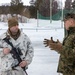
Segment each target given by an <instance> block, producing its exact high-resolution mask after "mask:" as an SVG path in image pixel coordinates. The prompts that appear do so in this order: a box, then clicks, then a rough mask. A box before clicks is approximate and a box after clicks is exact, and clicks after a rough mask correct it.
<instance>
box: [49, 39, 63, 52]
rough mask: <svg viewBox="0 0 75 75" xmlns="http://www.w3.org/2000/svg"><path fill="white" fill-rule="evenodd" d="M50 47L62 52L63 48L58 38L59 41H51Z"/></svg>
mask: <svg viewBox="0 0 75 75" xmlns="http://www.w3.org/2000/svg"><path fill="white" fill-rule="evenodd" d="M49 47H50V48H51V50H55V51H57V52H60V51H61V50H62V44H61V43H60V42H59V40H57V42H55V43H50V44H49Z"/></svg>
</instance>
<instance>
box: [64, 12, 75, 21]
mask: <svg viewBox="0 0 75 75" xmlns="http://www.w3.org/2000/svg"><path fill="white" fill-rule="evenodd" d="M69 18H73V19H75V14H74V13H67V14H65V17H64V20H68V19H69Z"/></svg>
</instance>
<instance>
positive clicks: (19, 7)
mask: <svg viewBox="0 0 75 75" xmlns="http://www.w3.org/2000/svg"><path fill="white" fill-rule="evenodd" d="M23 8H24V6H23V3H22V2H21V0H11V6H10V12H11V13H12V14H21V12H22V11H23Z"/></svg>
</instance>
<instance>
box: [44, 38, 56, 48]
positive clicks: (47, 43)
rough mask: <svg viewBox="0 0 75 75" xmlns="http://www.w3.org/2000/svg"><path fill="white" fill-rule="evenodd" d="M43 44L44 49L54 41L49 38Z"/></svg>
mask: <svg viewBox="0 0 75 75" xmlns="http://www.w3.org/2000/svg"><path fill="white" fill-rule="evenodd" d="M43 42H44V44H45V47H47V46H49V45H50V43H54V42H55V41H54V40H53V37H51V38H50V40H49V39H44V41H43Z"/></svg>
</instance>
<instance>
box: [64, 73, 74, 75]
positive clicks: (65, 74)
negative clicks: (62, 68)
mask: <svg viewBox="0 0 75 75" xmlns="http://www.w3.org/2000/svg"><path fill="white" fill-rule="evenodd" d="M63 75H75V73H63Z"/></svg>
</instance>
